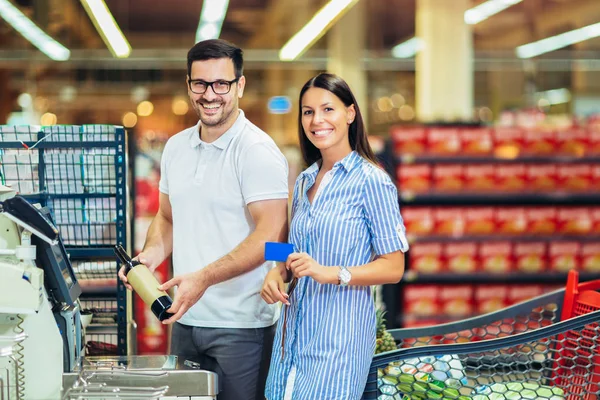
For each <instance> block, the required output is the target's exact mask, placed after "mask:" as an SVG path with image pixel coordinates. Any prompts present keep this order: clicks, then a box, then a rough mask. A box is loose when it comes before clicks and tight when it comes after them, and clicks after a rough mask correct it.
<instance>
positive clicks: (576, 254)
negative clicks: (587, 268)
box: [548, 241, 581, 273]
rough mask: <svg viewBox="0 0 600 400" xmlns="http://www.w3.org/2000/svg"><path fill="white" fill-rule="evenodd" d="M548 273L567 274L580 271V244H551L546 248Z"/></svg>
mask: <svg viewBox="0 0 600 400" xmlns="http://www.w3.org/2000/svg"><path fill="white" fill-rule="evenodd" d="M548 256H549V258H550V271H551V272H562V273H567V272H569V271H570V270H572V269H580V265H581V263H580V256H581V243H579V242H574V241H559V242H551V243H550V245H549V248H548Z"/></svg>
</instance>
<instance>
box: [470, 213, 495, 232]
mask: <svg viewBox="0 0 600 400" xmlns="http://www.w3.org/2000/svg"><path fill="white" fill-rule="evenodd" d="M464 214H465V216H464V219H465V234H467V235H491V234H494V233H495V232H496V218H495V209H494V207H473V208H467V209H465V210H464Z"/></svg>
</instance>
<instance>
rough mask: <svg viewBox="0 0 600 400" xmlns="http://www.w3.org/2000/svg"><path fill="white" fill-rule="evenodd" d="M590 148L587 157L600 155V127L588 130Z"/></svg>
mask: <svg viewBox="0 0 600 400" xmlns="http://www.w3.org/2000/svg"><path fill="white" fill-rule="evenodd" d="M588 135H589V146H588V148H587V151H586V155H596V156H597V155H600V126H597V127H596V128H590V129H588Z"/></svg>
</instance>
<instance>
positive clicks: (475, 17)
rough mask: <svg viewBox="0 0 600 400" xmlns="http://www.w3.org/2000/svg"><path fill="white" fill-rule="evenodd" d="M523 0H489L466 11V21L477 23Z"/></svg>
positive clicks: (472, 23)
mask: <svg viewBox="0 0 600 400" xmlns="http://www.w3.org/2000/svg"><path fill="white" fill-rule="evenodd" d="M521 1H523V0H488V1H486V2H485V3H481V4H479V5H478V6H475V7H473V8H471V9H469V10H467V11H465V23H467V24H469V25H475V24H478V23H480V22H481V21H484V20H486V19H488V18H489V17H491V16H492V15H494V14H498V13H499V12H500V11H503V10H506V9H507V8H508V7H510V6H514V5H515V4H517V3H520V2H521Z"/></svg>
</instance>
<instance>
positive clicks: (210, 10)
mask: <svg viewBox="0 0 600 400" xmlns="http://www.w3.org/2000/svg"><path fill="white" fill-rule="evenodd" d="M228 6H229V0H211V1H203V2H202V11H201V12H200V23H199V24H198V29H197V30H196V43H198V42H200V41H202V40H207V39H217V38H218V37H219V35H220V34H221V28H222V27H223V21H224V20H225V15H227V7H228Z"/></svg>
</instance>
